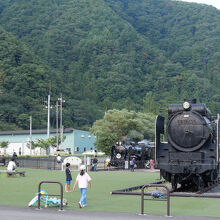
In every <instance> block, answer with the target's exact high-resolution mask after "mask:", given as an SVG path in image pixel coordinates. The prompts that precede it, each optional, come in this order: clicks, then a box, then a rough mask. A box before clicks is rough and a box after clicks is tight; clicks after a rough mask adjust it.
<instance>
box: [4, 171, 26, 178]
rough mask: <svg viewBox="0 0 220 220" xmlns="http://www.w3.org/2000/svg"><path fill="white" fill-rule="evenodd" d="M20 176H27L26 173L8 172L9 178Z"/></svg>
mask: <svg viewBox="0 0 220 220" xmlns="http://www.w3.org/2000/svg"><path fill="white" fill-rule="evenodd" d="M17 174H19V176H23V177H24V176H25V171H7V176H8V177H11V176H15V175H17Z"/></svg>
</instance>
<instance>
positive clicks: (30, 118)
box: [30, 116, 32, 155]
mask: <svg viewBox="0 0 220 220" xmlns="http://www.w3.org/2000/svg"><path fill="white" fill-rule="evenodd" d="M31 151H32V116H30V155H31V154H32V152H31Z"/></svg>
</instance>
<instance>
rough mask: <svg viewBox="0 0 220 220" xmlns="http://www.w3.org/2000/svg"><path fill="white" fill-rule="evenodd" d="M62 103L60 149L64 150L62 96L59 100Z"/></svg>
mask: <svg viewBox="0 0 220 220" xmlns="http://www.w3.org/2000/svg"><path fill="white" fill-rule="evenodd" d="M58 100H59V101H60V149H62V143H63V102H65V100H63V97H62V94H61V97H60V98H58Z"/></svg>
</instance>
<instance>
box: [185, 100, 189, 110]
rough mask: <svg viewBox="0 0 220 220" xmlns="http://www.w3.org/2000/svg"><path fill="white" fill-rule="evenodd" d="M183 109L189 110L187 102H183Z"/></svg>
mask: <svg viewBox="0 0 220 220" xmlns="http://www.w3.org/2000/svg"><path fill="white" fill-rule="evenodd" d="M183 108H184V109H185V110H187V109H189V108H190V104H189V102H184V103H183Z"/></svg>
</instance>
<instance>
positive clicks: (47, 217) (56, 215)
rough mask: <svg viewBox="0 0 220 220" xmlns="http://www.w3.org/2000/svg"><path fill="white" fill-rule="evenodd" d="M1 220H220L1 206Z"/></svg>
mask: <svg viewBox="0 0 220 220" xmlns="http://www.w3.org/2000/svg"><path fill="white" fill-rule="evenodd" d="M0 219H1V220H39V219H42V220H117V219H122V220H123V219H124V220H168V219H173V220H217V219H218V220H219V218H208V217H191V216H172V217H167V216H161V215H139V214H133V213H113V212H91V211H86V209H82V210H65V211H58V208H57V209H56V208H43V209H40V210H37V209H36V208H29V207H9V206H0Z"/></svg>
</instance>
